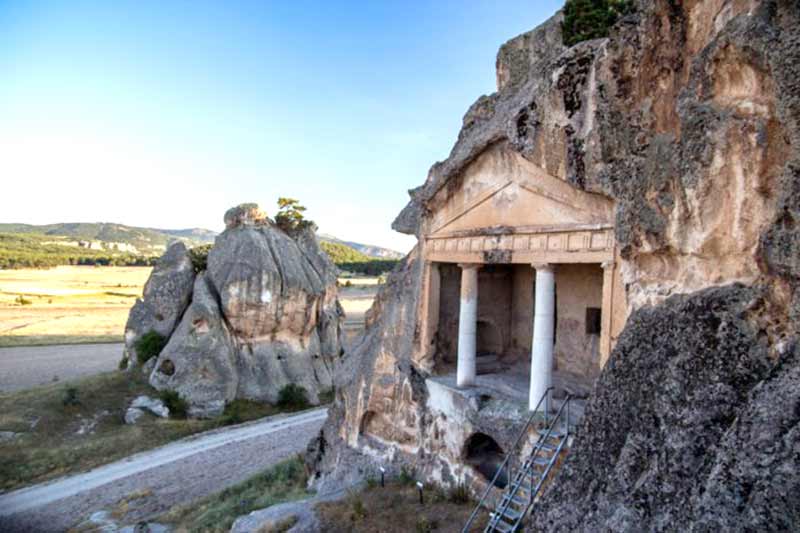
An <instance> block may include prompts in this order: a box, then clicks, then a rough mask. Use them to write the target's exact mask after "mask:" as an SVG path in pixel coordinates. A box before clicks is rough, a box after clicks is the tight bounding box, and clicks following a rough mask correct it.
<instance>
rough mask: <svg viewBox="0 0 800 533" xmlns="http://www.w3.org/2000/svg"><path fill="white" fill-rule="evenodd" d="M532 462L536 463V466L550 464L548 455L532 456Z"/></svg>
mask: <svg viewBox="0 0 800 533" xmlns="http://www.w3.org/2000/svg"><path fill="white" fill-rule="evenodd" d="M533 464H535V465H538V466H547V465H549V464H550V458H549V457H538V456H537V457H534V458H533Z"/></svg>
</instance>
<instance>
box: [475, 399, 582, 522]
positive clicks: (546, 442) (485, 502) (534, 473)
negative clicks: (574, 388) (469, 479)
mask: <svg viewBox="0 0 800 533" xmlns="http://www.w3.org/2000/svg"><path fill="white" fill-rule="evenodd" d="M552 391H553V387H550V388H548V389H547V390H546V391H545V393H544V394H543V395H542V398H541V399H540V400H539V403H538V404H536V408H535V409H534V410H533V412H532V413H531V416H530V417H529V418H528V421H527V422H526V423H525V426H524V427H523V428H522V430H521V431H520V433H519V435H518V436H517V439H516V440H515V442H514V445H513V446H512V447H511V449H510V450H509V451H508V454H507V455H506V458H505V460H504V461H503V463H502V464H501V465H500V467H498V469H497V472H496V473H495V475H494V478H493V479H492V481H491V482H490V483H489V485H488V486H487V487H486V490H485V491H484V493H483V495H482V496H481V499H480V501H479V502H478V505H477V506H476V507H475V510H474V511H473V512H472V514H471V515H470V517H469V520H468V521H467V523H466V524H465V525H464V528H463V529H462V530H461V532H462V533H468V532H469V530H470V527H471V526H472V524H473V523H474V521H475V519H476V518H477V517H478V514H479V513H480V510H481V508H483V507H486V508H490V509H493V511H492V512H491V513H490V515H489V523H488V524H487V525H486V527H485V528H484V530H483V531H484V533H492V532H496V531H499V532H502V533H512V532H515V531H518V530H519V527H520V525H521V524H522V521H523V520H524V519H525V517H526V516H528V514H529V513H530V511H531V509H532V508H533V505H534V504H535V503H536V498H537V497H538V495H539V492H540V491H541V490H542V486H543V485H544V482H545V481H546V480H547V477H548V475H549V474H550V472H551V471H552V470H553V466H554V465H555V464H556V462H557V461H558V458H559V456H560V454H561V452H562V450H564V448H565V446H566V445H567V439H568V438H569V404H570V401H571V400H572V395H571V394H567V397H566V398H565V399H564V400H563V401H562V403H561V406H560V407H559V409H558V411H557V412H556V415H555V416H553V417H550V416H549V412H550V404H551V395H552ZM543 403H544V407H545V408H544V411H543V416H544V427H543V428H542V429H541V430H540V431H539V438H538V439H537V441H536V443H535V444H534V446H533V448H532V450H531V452H530V453H529V454H527V455H526V456H524V457H520V456H521V455H522V453H521V452H522V447H523V446H524V445H525V438H524V437H525V436H526V435H527V434H528V430H529V429H530V427H531V426H532V425H533V422H534V419H535V418H536V417H537V416H541V415H542V413H540V412H539V407H541V406H542V404H543ZM504 473H505V474H506V476H507V479H508V480H509V481H508V484H507V485H506V486H505V489H504V490H503V491H502V493H501V492H500V491H499V490H497V489H496V488H495V487H496V482H497V481H498V479H500V477H501V476H502V475H503V474H504Z"/></svg>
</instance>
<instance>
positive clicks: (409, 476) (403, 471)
mask: <svg viewBox="0 0 800 533" xmlns="http://www.w3.org/2000/svg"><path fill="white" fill-rule="evenodd" d="M397 479H398V481H400V484H401V485H413V484H414V483H416V480H415V479H414V471H413V470H409V469H407V468H406V467H405V465H403V466H401V467H400V476H398V478H397Z"/></svg>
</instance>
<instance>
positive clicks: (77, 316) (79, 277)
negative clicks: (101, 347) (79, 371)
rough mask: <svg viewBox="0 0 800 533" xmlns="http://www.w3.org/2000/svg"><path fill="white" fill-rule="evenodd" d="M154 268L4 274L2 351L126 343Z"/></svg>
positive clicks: (0, 277)
mask: <svg viewBox="0 0 800 533" xmlns="http://www.w3.org/2000/svg"><path fill="white" fill-rule="evenodd" d="M149 275H150V268H149V267H93V266H60V267H56V268H52V269H49V270H27V269H26V270H0V346H26V345H28V346H29V345H36V344H67V343H81V342H121V341H122V335H123V332H124V329H125V321H126V320H127V318H128V311H129V310H130V308H131V306H132V305H133V303H134V302H135V301H136V298H137V297H138V296H140V295H141V294H142V288H143V287H144V283H145V281H147V277H148V276H149Z"/></svg>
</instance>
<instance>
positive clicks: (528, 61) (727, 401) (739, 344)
mask: <svg viewBox="0 0 800 533" xmlns="http://www.w3.org/2000/svg"><path fill="white" fill-rule="evenodd" d="M798 28H800V10H799V9H798V7H797V4H796V2H788V1H773V0H763V1H758V0H752V1H740V0H706V1H700V2H684V3H676V2H668V1H666V0H658V1H654V2H644V1H641V2H635V9H634V12H633V14H631V15H627V16H626V17H624V18H623V19H621V20H620V21H619V22H618V24H617V25H616V26H615V27H614V28H613V29H612V32H611V35H610V37H609V38H606V39H598V40H593V41H587V42H583V43H580V44H578V45H576V46H573V47H570V48H565V47H563V46H562V45H561V42H560V41H561V39H560V33H559V32H560V29H559V15H556V17H554V18H553V19H551V20H550V21H547V22H546V23H544V24H543V25H542V26H541V27H539V28H537V29H536V30H534V31H533V32H530V33H528V34H525V35H523V36H520V37H518V38H516V39H514V40H512V41H510V42H509V43H507V44H506V45H504V47H503V49H502V50H501V53H500V54H499V56H498V73H497V76H498V92H497V93H494V94H492V95H489V96H483V97H481V98H479V99H478V100H477V101H476V102H475V104H473V106H472V107H471V108H470V109H469V111H468V112H467V114H466V115H465V117H464V124H463V128H462V130H461V133H460V134H459V138H458V140H457V142H456V144H455V146H454V147H453V150H452V151H451V153H450V156H449V157H448V158H447V160H445V161H443V162H440V163H436V164H435V165H434V166H433V167H432V168H431V170H430V172H429V175H428V179H427V180H426V182H425V183H424V184H423V185H422V186H421V187H418V188H417V189H414V190H412V191H411V192H410V194H411V201H410V202H409V204H408V205H407V207H406V208H405V209H404V210H403V211H402V212H401V214H400V216H398V218H397V219H396V220H395V223H394V225H393V227H395V229H398V230H399V231H403V232H406V233H409V234H417V235H418V234H419V233H420V231H421V228H423V227H424V225H425V223H426V220H427V218H426V217H428V216H429V215H430V211H429V210H428V202H429V201H430V200H431V199H432V198H433V197H434V194H435V193H436V192H437V191H440V190H443V189H444V190H449V189H448V188H449V187H453V188H454V189H455V188H457V186H458V181H459V179H460V177H461V175H462V173H463V172H464V170H465V169H466V168H467V166H468V165H470V164H471V163H472V162H473V161H475V160H476V158H477V157H478V156H479V155H480V154H481V153H484V152H485V151H486V150H488V149H490V148H491V147H493V146H502V147H503V148H504V149H510V150H513V151H515V152H516V153H518V154H520V155H521V156H522V157H524V158H525V159H526V160H528V161H530V162H532V163H534V164H535V165H536V166H537V167H539V168H541V169H543V170H544V171H546V173H547V174H549V175H550V176H554V177H557V178H560V179H562V180H564V181H566V182H568V183H570V184H571V185H572V186H573V187H576V188H578V189H582V190H585V191H589V192H592V193H597V194H602V195H604V196H606V197H607V198H610V199H612V200H614V202H615V208H616V209H615V212H616V214H615V233H616V241H617V243H618V246H619V251H620V257H619V261H620V263H621V266H622V273H623V277H624V285H625V288H626V292H627V302H628V305H629V307H630V311H632V312H633V313H634V314H633V315H632V316H633V318H631V319H630V322H629V324H628V325H627V326H626V330H625V332H624V333H623V335H622V337H621V338H620V340H619V345H618V346H617V348H616V349H615V351H614V352H613V353H612V354H611V357H610V359H609V363H608V364H607V366H606V367H605V369H604V371H603V374H602V376H601V377H600V379H599V381H598V382H597V384H596V386H595V389H594V392H593V395H592V399H591V400H590V402H589V406H588V407H587V414H586V417H585V424H584V426H583V427H582V428H581V430H580V433H579V436H578V437H577V439H576V442H577V444H576V446H575V448H574V450H573V451H572V452H571V453H570V456H569V458H568V459H567V462H566V463H565V467H564V469H563V470H562V473H561V474H560V476H559V478H557V479H556V482H555V483H554V484H553V489H552V490H551V491H550V492H549V493H548V494H547V495H546V497H545V502H546V505H545V506H544V508H543V509H542V511H541V513H540V514H539V515H537V520H541V521H542V522H541V523H543V524H545V525H544V526H543V529H559V527H561V526H559V523H563V524H564V525H563V528H562V529H563V530H585V531H589V530H593V531H596V530H617V529H621V530H626V529H628V530H640V529H650V530H666V529H670V527H673V528H674V527H675V524H681V525H684V524H693V526H692V527H695V528H696V529H700V530H709V529H712V528H715V529H719V528H721V529H723V530H725V529H734V528H737V520H741V522H738V523H739V524H744V525H745V527H747V526H749V527H752V528H753V529H770V530H777V529H782V528H787V527H788V528H789V529H796V528H797V524H798V523H800V522H799V520H800V518H798V517H797V515H796V508H797V501H796V498H794V497H793V496H789V495H788V494H789V493H793V492H796V489H797V483H798V476H797V474H796V471H797V468H796V467H797V464H796V456H797V452H796V449H797V444H796V443H797V442H798V439H797V435H796V434H795V433H796V431H797V428H796V426H797V420H796V417H795V416H794V413H795V407H796V405H795V404H796V395H795V394H794V392H792V390H793V389H792V387H791V385H789V383H790V382H791V379H792V376H793V375H794V374H795V372H796V371H797V365H796V355H795V353H796V349H795V348H793V347H794V346H795V345H796V342H797V330H798V318H800V303H799V302H800V264H798V261H797V257H798V250H800V244H798V243H800V241H799V240H798V239H799V238H798V232H797V229H796V223H797V220H798V216H800V213H798V209H797V205H798V191H800V186H799V185H798V183H800V172H798V169H800V149H799V148H798V146H800V144H799V143H800V138H798V136H799V135H800V124H799V123H798V120H800V86H799V85H798V79H800V77H798V74H800V73H798V69H800V30H798ZM416 253H417V252H416V251H415V252H412V253H411V254H410V256H409V257H408V258H407V260H406V261H405V263H404V266H403V267H402V268H401V270H398V272H396V273H395V274H393V276H392V280H393V281H392V282H391V283H390V284H389V285H388V286H387V287H385V288H384V289H383V291H382V293H381V296H379V299H378V302H377V303H376V306H375V307H374V308H373V311H372V315H371V318H370V322H371V323H370V325H369V326H368V329H367V331H366V333H365V336H364V337H363V339H362V340H361V341H360V344H358V345H357V347H356V349H355V350H354V351H353V353H352V354H351V355H350V356H349V360H348V361H347V363H346V364H344V365H343V366H342V368H343V369H346V371H347V372H352V375H345V376H341V377H340V378H339V377H337V380H339V379H341V381H342V384H343V386H342V388H341V389H340V390H341V392H340V394H339V395H338V396H337V399H336V403H335V406H334V408H333V409H332V411H331V414H330V421H329V423H328V424H327V425H326V426H325V428H324V429H323V432H322V435H321V437H320V439H319V440H318V441H317V442H316V443H315V445H314V446H312V448H311V450H310V453H309V455H308V458H309V464H310V466H311V467H312V468H314V469H315V471H316V474H317V484H319V485H325V484H326V483H328V482H329V481H331V482H334V481H335V480H337V479H344V478H345V477H346V476H347V475H350V472H352V471H353V470H354V469H358V468H364V469H366V468H373V467H371V466H369V462H370V460H371V459H372V460H378V461H380V462H381V463H382V464H385V463H387V462H394V463H396V464H400V463H405V464H412V465H413V466H415V467H416V468H417V469H418V472H420V475H423V476H426V478H428V479H431V478H433V479H436V480H439V481H441V482H444V483H447V482H451V481H455V480H457V479H458V477H457V476H453V475H451V474H452V472H448V471H447V470H446V468H445V467H444V466H442V464H441V462H440V461H439V459H438V457H437V456H438V455H440V451H441V450H442V449H443V444H442V442H444V441H445V440H446V439H447V435H441V434H439V432H438V429H437V420H436V417H435V416H434V415H433V413H432V411H431V409H430V407H429V404H430V401H429V400H430V398H429V396H428V395H429V392H430V391H429V389H428V388H427V387H426V385H425V377H426V375H425V371H424V370H423V369H425V368H428V365H427V362H426V361H423V360H420V359H419V357H420V354H421V353H424V351H422V350H420V349H418V346H417V345H416V344H415V342H418V341H419V338H420V332H419V331H417V330H416V329H415V325H416V324H417V322H418V319H417V313H419V312H420V309H421V306H420V305H419V304H420V302H418V298H419V294H420V291H421V287H422V284H423V281H424V280H423V276H422V268H421V267H420V265H419V263H420V261H419V260H418V258H417V257H416ZM720 287H723V288H720ZM637 310H638V311H637ZM781 397H783V398H785V399H786V401H787V402H788V403H787V406H786V407H783V408H782V407H779V404H778V399H779V398H781ZM760 424H763V425H764V428H763V429H764V431H763V432H760V431H759V425H760ZM367 439H368V440H367ZM792 454H794V455H792ZM592 468H594V469H595V470H594V471H593V470H592ZM597 472H599V473H600V474H597ZM598 475H600V476H605V478H604V479H602V480H601V479H598ZM562 499H571V500H574V503H572V504H570V503H563V502H561V500H562ZM562 520H563V522H561V521H562ZM687 527H688V526H687Z"/></svg>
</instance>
